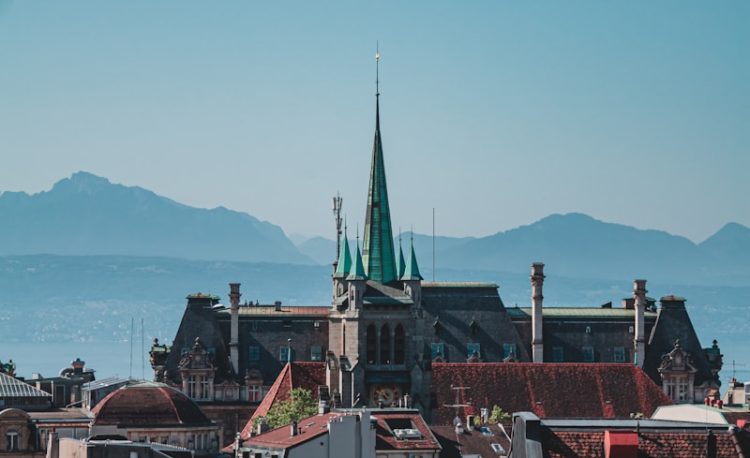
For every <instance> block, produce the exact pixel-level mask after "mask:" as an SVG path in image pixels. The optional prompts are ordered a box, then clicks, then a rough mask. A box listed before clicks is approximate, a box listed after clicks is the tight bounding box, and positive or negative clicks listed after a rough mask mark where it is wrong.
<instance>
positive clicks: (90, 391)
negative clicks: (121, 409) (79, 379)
mask: <svg viewBox="0 0 750 458" xmlns="http://www.w3.org/2000/svg"><path fill="white" fill-rule="evenodd" d="M131 382H132V380H130V379H126V378H122V377H107V378H105V379H101V380H95V381H91V382H87V383H84V384H83V386H81V394H82V397H83V399H82V404H81V405H82V406H83V408H84V409H87V410H91V409H93V408H94V407H96V404H98V403H99V401H101V400H102V399H104V398H105V397H106V396H107V395H108V394H109V393H111V392H113V391H115V390H118V389H120V388H122V387H123V386H125V385H128V384H130V383H131Z"/></svg>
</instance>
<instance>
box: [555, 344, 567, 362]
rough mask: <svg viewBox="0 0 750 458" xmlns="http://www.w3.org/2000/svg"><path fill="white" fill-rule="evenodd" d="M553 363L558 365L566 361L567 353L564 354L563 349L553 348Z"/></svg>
mask: <svg viewBox="0 0 750 458" xmlns="http://www.w3.org/2000/svg"><path fill="white" fill-rule="evenodd" d="M552 361H553V362H556V363H561V362H563V361H565V353H563V347H552Z"/></svg>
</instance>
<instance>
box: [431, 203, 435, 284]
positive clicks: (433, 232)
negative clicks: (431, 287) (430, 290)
mask: <svg viewBox="0 0 750 458" xmlns="http://www.w3.org/2000/svg"><path fill="white" fill-rule="evenodd" d="M432 282H433V283H435V207H432Z"/></svg>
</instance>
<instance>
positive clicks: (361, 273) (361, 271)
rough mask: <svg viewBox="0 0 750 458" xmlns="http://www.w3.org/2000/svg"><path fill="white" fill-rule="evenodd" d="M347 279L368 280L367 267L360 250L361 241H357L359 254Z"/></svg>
mask: <svg viewBox="0 0 750 458" xmlns="http://www.w3.org/2000/svg"><path fill="white" fill-rule="evenodd" d="M346 279H347V280H367V274H366V273H365V267H364V264H363V263H362V254H361V253H360V251H359V241H357V254H356V256H355V261H354V269H352V270H351V271H350V273H349V276H348V277H346Z"/></svg>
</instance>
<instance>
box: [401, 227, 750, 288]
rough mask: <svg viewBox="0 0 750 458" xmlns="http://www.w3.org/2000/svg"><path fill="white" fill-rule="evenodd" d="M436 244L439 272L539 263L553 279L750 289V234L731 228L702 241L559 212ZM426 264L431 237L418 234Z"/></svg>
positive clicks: (505, 268)
mask: <svg viewBox="0 0 750 458" xmlns="http://www.w3.org/2000/svg"><path fill="white" fill-rule="evenodd" d="M444 241H445V238H443V242H441V239H440V238H438V239H437V240H436V264H437V265H436V270H437V271H438V272H439V271H440V269H462V270H466V269H471V270H499V271H508V272H520V271H527V270H528V269H529V266H530V264H531V263H532V262H534V261H541V262H544V263H545V264H547V265H548V271H549V272H550V274H554V275H560V276H567V277H579V278H601V279H617V280H621V279H634V278H640V277H643V278H647V279H650V280H656V281H666V282H677V283H683V284H685V283H695V284H702V285H721V284H726V285H731V284H741V285H750V263H749V262H748V260H747V255H746V253H750V229H748V228H747V227H745V226H742V225H740V224H736V223H731V224H728V225H726V226H725V227H724V228H722V229H721V230H720V231H719V232H717V233H716V234H715V235H713V236H712V237H710V238H709V239H707V240H706V241H704V242H703V243H701V244H695V243H693V242H692V241H690V240H688V239H686V238H685V237H680V236H676V235H672V234H669V233H667V232H663V231H657V230H643V229H637V228H634V227H631V226H626V225H622V224H613V223H606V222H603V221H599V220H596V219H594V218H592V217H590V216H588V215H584V214H580V213H569V214H565V215H559V214H554V215H550V216H547V217H545V218H543V219H541V220H539V221H537V222H535V223H532V224H529V225H526V226H521V227H518V228H515V229H511V230H508V231H504V232H498V233H497V234H494V235H490V236H487V237H480V238H468V239H453V240H451V241H450V243H445V242H444ZM414 243H415V246H416V248H417V252H418V255H419V257H420V259H421V261H422V263H423V264H427V263H431V262H432V253H431V252H432V242H431V238H430V237H429V236H415V241H414Z"/></svg>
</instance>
